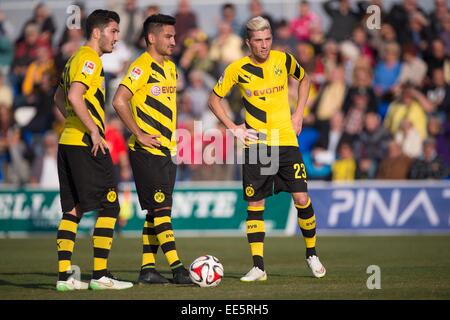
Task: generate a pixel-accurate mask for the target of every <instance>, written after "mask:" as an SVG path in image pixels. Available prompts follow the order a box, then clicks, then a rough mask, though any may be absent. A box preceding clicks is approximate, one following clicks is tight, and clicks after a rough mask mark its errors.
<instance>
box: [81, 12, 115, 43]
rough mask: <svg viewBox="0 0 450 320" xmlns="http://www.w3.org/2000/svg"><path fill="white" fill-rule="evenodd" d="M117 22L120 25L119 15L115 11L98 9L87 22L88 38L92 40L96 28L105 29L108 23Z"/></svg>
mask: <svg viewBox="0 0 450 320" xmlns="http://www.w3.org/2000/svg"><path fill="white" fill-rule="evenodd" d="M112 21H115V22H117V23H120V17H119V15H118V14H117V13H116V12H114V11H109V10H102V9H98V10H95V11H94V12H92V13H91V14H90V15H89V16H88V17H87V20H86V36H87V38H88V39H90V38H91V35H92V31H93V30H94V28H100V29H103V28H105V27H106V26H107V25H108V23H110V22H112Z"/></svg>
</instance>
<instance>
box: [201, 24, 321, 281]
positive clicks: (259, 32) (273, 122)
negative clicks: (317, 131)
mask: <svg viewBox="0 0 450 320" xmlns="http://www.w3.org/2000/svg"><path fill="white" fill-rule="evenodd" d="M246 27H247V39H246V43H247V46H248V47H249V49H250V55H249V56H247V57H244V58H242V59H240V60H238V61H236V62H233V63H232V64H230V65H229V66H228V67H227V68H226V69H225V72H224V74H223V76H222V77H221V78H220V79H219V81H218V83H217V84H216V86H215V87H214V90H213V92H212V93H211V95H210V98H209V106H210V108H211V110H212V111H213V112H214V114H215V115H216V116H217V117H218V118H219V119H220V120H221V121H222V122H223V123H224V125H225V126H226V127H227V128H228V129H231V130H232V131H234V132H235V135H236V136H237V137H238V138H239V139H240V140H242V141H243V142H244V143H245V144H246V145H247V146H248V147H247V148H246V149H245V157H246V158H245V162H244V165H243V187H244V197H245V199H246V200H247V201H248V209H247V213H248V216H247V239H248V242H249V243H250V250H251V253H252V256H253V268H252V269H250V271H249V272H248V273H247V274H246V275H245V276H244V277H242V278H241V281H245V282H250V281H264V280H266V279H267V274H266V271H265V268H264V260H263V256H264V254H263V252H264V237H265V226H264V217H263V213H264V199H265V198H266V197H268V196H271V195H272V194H273V192H274V191H275V193H278V192H280V191H287V192H289V193H291V194H292V198H293V199H294V203H295V206H296V207H297V210H298V224H299V226H300V229H301V231H302V234H303V237H304V239H305V243H306V261H307V264H308V266H309V267H310V268H311V270H312V273H313V275H314V276H315V277H318V278H320V277H323V276H324V275H325V268H324V267H323V265H322V264H321V263H320V260H319V258H318V257H317V254H316V250H315V246H316V221H315V216H314V210H313V207H312V204H311V199H310V198H309V197H308V193H307V184H306V171H305V165H304V164H303V160H302V157H301V154H300V151H299V148H298V142H297V135H298V134H300V131H301V128H302V121H303V119H302V117H303V109H304V107H305V103H306V101H307V98H308V92H309V87H310V81H309V78H308V76H307V75H306V74H305V71H304V70H303V68H302V67H301V66H300V65H299V64H298V62H297V61H296V60H295V58H294V57H293V56H292V55H291V54H289V53H284V52H280V51H275V50H271V47H272V31H271V27H270V24H269V22H268V21H267V20H266V19H264V18H262V17H255V18H253V19H251V20H250V21H249V22H248V23H247V26H246ZM289 76H292V77H294V78H295V79H297V80H299V85H298V96H299V99H298V103H297V108H296V110H295V112H294V113H293V114H292V115H291V112H290V107H289V101H288V78H289ZM234 85H237V86H238V87H239V90H240V92H241V94H242V101H243V105H244V107H245V110H246V113H245V124H242V125H240V126H238V125H236V124H235V123H234V122H233V121H232V120H231V119H230V118H229V117H228V116H227V114H226V113H225V111H224V109H223V108H222V106H221V104H220V100H221V99H222V98H223V97H224V96H226V95H227V94H228V92H229V91H230V89H231V88H232V87H233V86H234ZM264 146H267V147H266V149H267V155H272V159H271V161H272V163H271V164H270V166H272V165H273V163H274V161H278V168H277V170H276V171H275V172H273V173H272V174H265V173H264V172H263V169H268V168H267V166H266V165H265V164H264V161H263V159H262V158H261V154H260V152H259V151H258V150H261V149H262V148H264ZM275 150H276V151H278V158H276V157H275V156H274V154H275ZM263 154H264V153H263ZM252 155H253V156H255V158H254V159H255V160H257V161H253V163H252V161H251V160H252ZM274 158H276V159H274ZM274 187H275V190H274ZM274 214H276V213H274Z"/></svg>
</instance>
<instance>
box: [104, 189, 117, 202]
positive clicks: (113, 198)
mask: <svg viewBox="0 0 450 320" xmlns="http://www.w3.org/2000/svg"><path fill="white" fill-rule="evenodd" d="M106 199H108V201H109V202H114V201H116V199H117V193H116V192H115V191H114V190H111V191H109V192H108V194H107V195H106Z"/></svg>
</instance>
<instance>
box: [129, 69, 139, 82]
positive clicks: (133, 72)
mask: <svg viewBox="0 0 450 320" xmlns="http://www.w3.org/2000/svg"><path fill="white" fill-rule="evenodd" d="M141 75H142V69H140V68H138V67H134V68H133V70H131V73H130V77H131V78H132V79H133V80H137V79H139V78H140V77H141Z"/></svg>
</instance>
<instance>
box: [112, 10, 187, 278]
mask: <svg viewBox="0 0 450 320" xmlns="http://www.w3.org/2000/svg"><path fill="white" fill-rule="evenodd" d="M174 25H175V18H173V17H171V16H167V15H163V14H158V15H152V16H150V17H148V18H147V19H146V20H145V22H144V27H143V31H144V33H143V34H144V36H145V41H146V44H147V50H146V51H145V52H144V53H143V54H142V55H141V56H140V57H138V58H137V59H136V60H135V61H134V62H133V63H132V64H131V66H130V68H129V70H128V73H127V74H126V75H125V77H124V78H123V80H122V82H121V84H120V86H119V88H118V89H117V92H116V94H115V96H114V99H113V106H114V108H115V109H116V111H117V113H118V114H119V116H120V118H121V119H122V121H123V122H124V123H125V125H126V126H127V127H128V129H129V130H130V131H131V133H132V134H133V135H132V136H131V138H130V140H129V144H128V146H129V149H130V164H131V168H132V170H133V176H134V179H135V183H136V190H137V193H138V197H139V202H140V204H141V207H142V209H143V210H147V216H146V219H145V223H144V228H143V232H142V242H143V254H142V265H141V271H140V274H139V279H138V281H139V282H140V283H145V284H158V283H159V284H163V283H168V282H169V281H168V280H167V279H166V278H164V277H163V276H162V275H161V274H160V273H159V272H158V271H157V270H156V268H155V263H156V254H157V251H158V248H159V247H161V249H162V251H163V252H164V255H165V256H166V259H167V262H168V263H169V265H170V268H171V269H172V273H173V283H175V284H192V281H191V279H190V278H189V273H188V272H187V270H186V268H185V267H184V266H183V264H182V263H181V261H180V259H179V257H178V253H177V250H176V247H175V238H174V233H173V228H172V223H171V208H172V193H173V188H174V185H175V174H176V165H175V163H174V162H173V161H172V158H171V156H172V155H175V153H176V149H175V147H176V144H175V142H176V141H175V128H176V116H177V110H176V80H177V72H176V67H175V64H174V63H173V62H172V61H170V60H168V59H167V57H168V56H170V55H171V54H172V53H173V50H174V48H175V27H174Z"/></svg>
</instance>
